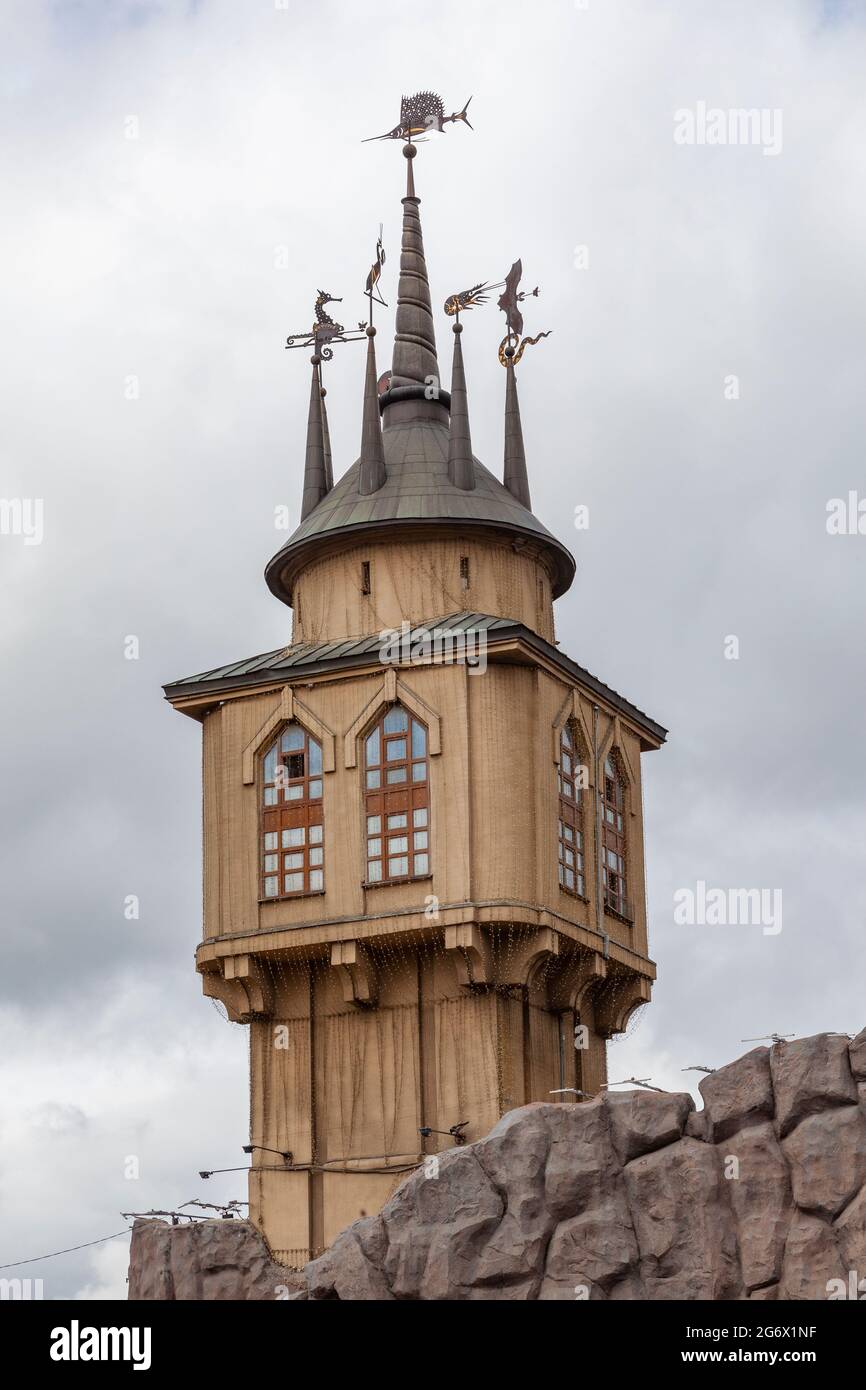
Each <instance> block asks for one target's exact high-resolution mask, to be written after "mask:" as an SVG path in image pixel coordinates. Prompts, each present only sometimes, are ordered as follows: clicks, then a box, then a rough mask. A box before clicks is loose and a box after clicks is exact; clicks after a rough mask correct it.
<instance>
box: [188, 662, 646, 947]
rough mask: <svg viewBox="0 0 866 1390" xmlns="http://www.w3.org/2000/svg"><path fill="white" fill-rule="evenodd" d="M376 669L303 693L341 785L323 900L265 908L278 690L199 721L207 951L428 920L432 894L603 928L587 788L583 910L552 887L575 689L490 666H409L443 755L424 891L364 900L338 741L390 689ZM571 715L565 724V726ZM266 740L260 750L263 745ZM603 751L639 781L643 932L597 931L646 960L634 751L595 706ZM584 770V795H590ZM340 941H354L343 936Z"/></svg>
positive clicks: (633, 798) (528, 669)
mask: <svg viewBox="0 0 866 1390" xmlns="http://www.w3.org/2000/svg"><path fill="white" fill-rule="evenodd" d="M383 678H384V677H383V672H382V671H381V670H375V671H371V672H369V673H367V674H362V675H352V674H348V675H345V676H343V677H341V678H337V679H329V680H320V681H319V682H315V683H311V684H309V685H307V686H304V687H303V688H301V689H299V690H298V691H297V695H298V698H299V700H302V701H303V704H304V707H305V708H306V709H307V710H308V711H310V712H311V713H312V714H314V715H315V716H316V718H317V719H318V720H319V721H321V723H322V724H323V725H325V726H326V728H327V729H328V730H330V731H331V732H332V734H333V743H334V749H335V758H334V764H335V765H334V771H333V772H326V773H325V775H324V791H323V812H324V825H325V832H324V834H325V892H324V894H321V895H316V896H314V897H301V898H292V899H286V900H282V901H271V902H262V903H260V902H259V896H258V895H259V879H258V846H259V801H260V792H259V789H258V786H257V784H256V783H255V782H253V783H250V784H245V783H244V781H243V777H242V765H243V758H244V752H245V751H246V750H248V749H249V748H250V746H251V745H255V744H256V740H257V736H258V731H260V730H261V729H262V728H263V726H265V725H266V723H267V721H268V720H269V718H270V717H271V716H272V714H273V712H274V710H275V709H276V708H278V707H279V700H280V695H279V693H278V692H272V693H269V694H265V695H255V696H250V697H247V698H243V699H237V700H233V701H231V702H228V703H226V704H224V705H222V706H220V707H218V708H216V709H214V710H213V711H212V712H211V713H209V714H208V715H206V717H205V720H204V767H205V798H204V902H205V931H204V935H205V938H210V937H216V936H220V935H233V936H236V935H239V934H241V933H244V932H251V931H257V930H259V929H270V930H273V929H276V928H279V927H298V926H302V925H303V926H309V925H313V924H317V923H328V922H334V921H336V920H339V919H345V920H347V922H353V921H355V922H356V921H357V920H359V919H362V918H371V917H381V916H383V915H384V916H387V915H389V914H398V913H401V912H406V911H409V910H411V909H416V910H418V911H422V910H423V907H424V903H425V898H426V896H427V895H428V894H434V895H435V896H436V897H437V898H438V899H439V900H440V902H441V903H442V904H443V905H449V904H463V903H470V902H484V903H501V902H516V903H525V904H531V905H533V906H540V907H543V908H544V909H547V910H549V911H552V912H554V913H556V914H557V915H558V916H560V917H562V918H564V919H566V920H568V921H572V922H574V923H575V924H578V925H581V926H584V927H586V928H594V927H595V925H596V922H597V915H596V903H595V899H596V885H595V875H594V872H593V864H594V858H595V815H594V803H593V788H592V785H591V786H590V789H589V791H588V792H586V793H584V839H585V846H586V849H585V854H586V870H587V872H586V879H587V882H586V888H587V893H586V900H583V899H579V898H575V897H574V896H573V895H570V894H568V893H565V892H564V891H563V890H562V889H561V888H560V887H559V883H558V875H557V781H556V773H557V765H556V762H555V758H554V754H555V752H556V746H557V739H556V730H557V727H558V723H559V724H561V723H562V721H563V719H564V718H565V717H566V715H565V714H564V713H563V707H564V706H565V705H567V703H568V701H569V700H570V699H571V698H572V693H573V691H574V687H572V686H569V685H567V684H565V683H564V682H563V681H561V680H560V679H558V678H556V677H554V676H553V675H551V674H550V673H549V672H547V671H545V670H542V669H539V668H537V667H534V666H530V665H517V664H509V663H504V662H503V663H499V662H492V661H491V662H490V664H489V665H488V668H487V670H486V672H484V673H483V674H477V675H473V674H470V672H469V671H468V669H467V668H466V667H465V666H461V665H452V666H445V667H441V666H438V667H437V666H420V667H416V668H413V669H411V670H406V669H405V668H402V669H401V671H400V680H401V682H402V683H403V685H404V686H405V687H406V689H407V690H409V691H411V692H413V693H414V694H415V695H416V696H417V697H418V699H419V700H420V701H423V704H424V705H425V706H426V707H427V708H428V709H429V710H430V711H431V712H432V713H433V714H435V715H437V716H438V717H439V720H440V728H441V749H442V751H441V753H440V754H439V755H437V756H433V757H431V758H430V759H429V777H430V800H431V827H430V842H431V870H432V875H431V879H430V880H421V881H419V882H418V883H408V884H401V885H394V886H382V887H374V888H365V887H364V883H363V878H364V821H363V814H364V813H363V801H362V794H361V788H362V769H361V768H360V766H355V767H347V766H346V765H345V763H346V759H345V747H344V739H345V734H346V731H347V730H348V729H350V728H351V726H352V724H353V723H354V722H355V721H356V720H357V718H358V716H359V714H360V713H361V712H362V711H363V710H364V709H365V708H366V707H367V706H368V705H369V703H370V701H371V700H373V699H374V697H375V696H376V692H377V691H379V690H380V689H381V687H382V683H383ZM577 699H578V707H579V710H580V714H581V716H582V721H583V723H582V728H583V729H585V730H586V732H587V734H588V738H587V737H586V736H585V735H581V737H583V742H584V745H585V747H584V754H586V752H588V751H589V750H590V748H591V742H590V741H591V739H592V736H593V700H592V697H591V696H589V695H587V694H586V693H585V692H579V691H578V692H577ZM569 717H570V716H569ZM273 737H274V734H273V732H271V733H269V734H268V735H267V737H266V738H265V739H264V741H263V742H264V745H265V746H266V745H267V744H269V743H270V741H271V739H272V738H273ZM598 741H599V745H600V747H601V748H602V749H604V748H605V746H606V745H607V744H609V743H610V742H611V741H616V742H617V745H618V746H619V747H620V751H621V752H622V754H623V762H624V764H625V766H626V768H627V770H630V771H631V773H632V774H633V780H632V781H630V782H629V785H628V786H627V789H626V811H627V835H628V884H629V896H630V898H631V899H632V901H633V904H634V909H635V920H634V923H633V924H632V925H628V924H626V923H624V922H621V921H619V920H618V919H616V918H614V917H612V916H611V915H610V914H609V913H605V914H604V915H603V929H604V930H605V931H607V932H608V933H609V934H610V935H611V936H612V937H614V938H615V939H617V940H619V941H621V942H622V943H623V944H625V945H627V946H630V947H631V948H632V949H634V950H635V951H637V952H639V953H640V954H642V955H645V954H646V950H647V938H646V916H645V887H644V861H643V824H642V809H641V794H640V782H639V777H640V740H639V738H638V736H637V734H636V733H635V731H634V730H633V729H631V728H629V726H628V725H627V724H626V723H625V722H624V721H623V720H622V719H620V721H619V725H618V732H615V728H614V715H613V712H612V711H611V710H605V709H602V708H600V709H599V715H598ZM592 777H593V772H592V764H591V761H590V781H591V783H592ZM345 935H346V936H347V937H349V936H352V935H353V931H352V929H351V927H349V926H347V929H346V932H345Z"/></svg>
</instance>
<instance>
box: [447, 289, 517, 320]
mask: <svg viewBox="0 0 866 1390" xmlns="http://www.w3.org/2000/svg"><path fill="white" fill-rule="evenodd" d="M504 284H505V281H504V280H500V281H499V284H498V285H490V284H488V283H487V281H486V280H482V282H481V283H480V284H478V285H473V286H472V288H471V289H468V290H458V292H457V294H449V296H448V298H447V299H446V300H445V312H446V314H447V315H448V317H449V318H450V319H453V318H456V319H457V321H458V323H459V321H460V315H461V314H462V313H463V312H464V310H466V309H474V308H476V306H477V305H479V304H486V303H487V301H488V299H489V298H490V294H491V291H492V290H499V289H501V288H502V286H503V285H504Z"/></svg>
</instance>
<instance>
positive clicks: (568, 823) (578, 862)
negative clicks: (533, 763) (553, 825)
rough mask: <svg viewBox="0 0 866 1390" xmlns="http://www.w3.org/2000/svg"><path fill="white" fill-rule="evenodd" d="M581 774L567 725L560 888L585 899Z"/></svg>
mask: <svg viewBox="0 0 866 1390" xmlns="http://www.w3.org/2000/svg"><path fill="white" fill-rule="evenodd" d="M580 770H581V768H580V763H579V761H578V757H577V746H576V743H575V738H574V734H573V732H572V729H571V727H570V725H569V724H564V725H563V727H562V733H561V735H560V739H559V884H560V887H561V888H564V889H565V891H566V892H567V893H577V894H578V895H579V896H580V897H581V898H585V897H586V879H585V876H584V868H583V801H582V798H581V795H580V790H581V786H580Z"/></svg>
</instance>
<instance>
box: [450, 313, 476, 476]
mask: <svg viewBox="0 0 866 1390" xmlns="http://www.w3.org/2000/svg"><path fill="white" fill-rule="evenodd" d="M462 332H463V324H462V323H460V321H459V319H458V321H457V322H456V323H455V325H454V362H453V365H452V368H451V424H450V426H449V430H448V477H449V478H450V479H451V481H452V483H453V484H454V486H455V487H459V488H463V490H464V491H465V492H469V491H471V489H472V488H474V486H475V460H474V459H473V457H472V436H471V434H470V431H469V399H468V396H467V394H466V373H465V371H464V368H463V347H462V345H461V342H460V335H461V334H462Z"/></svg>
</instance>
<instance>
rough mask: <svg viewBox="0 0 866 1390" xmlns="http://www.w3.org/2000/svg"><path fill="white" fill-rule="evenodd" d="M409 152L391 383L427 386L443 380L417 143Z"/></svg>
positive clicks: (405, 146) (406, 152) (406, 153)
mask: <svg viewBox="0 0 866 1390" xmlns="http://www.w3.org/2000/svg"><path fill="white" fill-rule="evenodd" d="M403 154H404V155H405V156H406V196H405V198H404V199H403V240H402V244H401V251H400V281H399V284H398V287H397V315H396V333H395V337H394V358H393V361H392V364H391V386H392V387H399V386H424V385H426V384H429V378H431V377H432V378H433V379H434V383H435V385H436V386H437V387H438V384H439V362H438V359H437V357H436V333H435V330H434V327H433V310H432V306H431V302H430V284H429V281H428V279H427V262H426V260H425V258H424V239H423V237H422V235H421V218H420V216H419V214H418V205H419V202H420V199H419V198H417V197H416V195H415V179H414V176H413V172H412V161H413V159H414V158H415V155H416V154H417V150H416V147H415V146H414V145H413V144H411V143H409V144H406V145H404V146H403Z"/></svg>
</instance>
